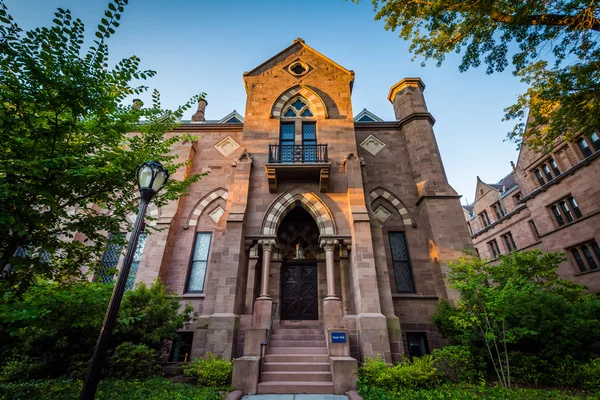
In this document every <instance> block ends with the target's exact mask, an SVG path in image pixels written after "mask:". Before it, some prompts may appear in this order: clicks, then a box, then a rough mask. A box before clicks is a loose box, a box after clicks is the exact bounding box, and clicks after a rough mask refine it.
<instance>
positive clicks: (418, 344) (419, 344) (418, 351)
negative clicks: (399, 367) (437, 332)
mask: <svg viewBox="0 0 600 400" xmlns="http://www.w3.org/2000/svg"><path fill="white" fill-rule="evenodd" d="M406 342H407V343H408V355H409V356H410V357H411V359H412V358H413V357H423V356H425V355H427V354H429V344H428V343H427V334H426V333H425V332H406Z"/></svg>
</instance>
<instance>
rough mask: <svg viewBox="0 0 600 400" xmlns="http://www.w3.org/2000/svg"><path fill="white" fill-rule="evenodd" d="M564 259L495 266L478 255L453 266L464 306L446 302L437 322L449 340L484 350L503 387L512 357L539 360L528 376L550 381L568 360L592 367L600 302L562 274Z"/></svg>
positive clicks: (520, 258) (507, 258)
mask: <svg viewBox="0 0 600 400" xmlns="http://www.w3.org/2000/svg"><path fill="white" fill-rule="evenodd" d="M564 260H565V258H564V257H563V256H561V255H559V254H556V253H546V254H542V253H541V252H540V251H539V250H535V251H524V252H518V253H511V254H509V255H504V256H501V257H500V263H499V264H496V265H494V264H490V263H488V262H487V261H485V260H481V259H480V258H473V257H469V258H462V259H460V260H458V261H456V262H454V263H451V264H450V266H449V268H450V272H449V275H448V281H449V283H450V286H451V287H452V288H453V289H455V290H457V291H458V293H459V294H460V300H459V301H458V302H457V304H456V305H451V304H449V303H442V304H441V305H440V307H439V309H438V311H437V313H436V315H435V316H434V318H433V321H434V323H435V324H436V325H437V327H438V329H439V330H440V333H442V334H443V335H444V336H446V337H450V338H453V339H454V340H456V341H458V342H460V343H461V344H464V345H467V346H469V347H471V348H473V347H480V348H483V349H484V352H485V353H487V355H488V359H489V360H490V363H491V365H492V367H493V369H494V371H495V374H496V376H497V378H498V380H499V381H500V382H501V384H502V385H503V386H505V387H510V386H511V376H512V371H513V367H514V366H513V361H514V360H513V358H514V357H513V356H514V355H518V356H519V357H518V359H519V361H521V362H522V361H523V360H527V359H532V357H535V359H536V360H537V361H538V363H537V364H539V365H535V364H534V365H533V368H534V369H536V370H537V371H531V372H532V373H533V372H538V371H539V372H540V373H544V374H546V375H550V376H554V375H556V374H552V373H551V372H552V371H553V368H556V366H558V365H560V364H561V363H562V362H563V361H564V360H565V359H569V360H574V361H581V362H584V361H587V359H588V358H589V357H591V355H592V354H593V351H594V350H593V349H594V346H595V345H596V344H597V338H598V337H599V335H600V320H599V318H600V301H599V300H598V299H596V298H594V296H592V295H586V294H585V287H584V286H581V285H576V284H574V283H573V282H571V281H569V280H565V279H562V278H560V277H559V276H558V274H557V273H556V270H557V268H558V265H559V264H560V263H561V262H563V261H564ZM511 354H512V355H511ZM511 360H512V361H511ZM518 367H522V365H518ZM521 370H522V369H521ZM553 379H555V378H553Z"/></svg>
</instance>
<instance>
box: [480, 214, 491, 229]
mask: <svg viewBox="0 0 600 400" xmlns="http://www.w3.org/2000/svg"><path fill="white" fill-rule="evenodd" d="M479 218H480V219H481V223H482V224H483V227H484V228H485V227H486V226H488V225H489V224H490V219H489V218H488V215H487V211H483V212H482V213H481V214H479Z"/></svg>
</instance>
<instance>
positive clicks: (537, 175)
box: [535, 169, 546, 185]
mask: <svg viewBox="0 0 600 400" xmlns="http://www.w3.org/2000/svg"><path fill="white" fill-rule="evenodd" d="M535 176H536V177H537V180H538V182H539V183H540V185H543V184H544V183H546V182H545V181H544V177H543V176H542V173H541V172H540V170H539V169H536V170H535Z"/></svg>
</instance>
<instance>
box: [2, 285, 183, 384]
mask: <svg viewBox="0 0 600 400" xmlns="http://www.w3.org/2000/svg"><path fill="white" fill-rule="evenodd" d="M111 292H112V285H111V284H100V283H90V282H85V283H57V282H42V281H40V282H38V283H36V284H35V285H33V286H31V287H30V288H29V290H27V291H26V292H25V293H23V294H22V296H15V295H14V294H13V296H12V297H11V296H10V295H8V294H6V295H5V296H4V297H3V298H0V342H1V343H2V344H3V345H2V346H0V377H2V378H4V379H5V380H13V379H15V378H17V377H18V378H19V379H22V380H26V379H31V378H55V377H59V376H65V375H70V376H72V377H77V378H81V377H82V374H83V373H84V372H85V370H86V368H87V363H88V361H89V360H90V358H91V355H92V351H93V349H94V345H95V344H96V340H97V338H98V333H99V331H100V327H101V326H102V322H103V320H104V314H105V312H106V308H107V306H108V301H109V299H110V295H111ZM191 319H192V309H191V307H190V306H189V305H187V306H185V307H183V308H181V304H180V302H179V300H178V299H177V298H176V297H172V296H167V295H166V292H165V287H164V286H163V285H162V284H160V283H158V282H156V283H154V284H153V285H152V286H151V287H150V288H147V287H146V286H145V285H143V284H141V285H138V287H137V288H136V289H135V290H130V291H127V292H126V293H125V296H124V298H123V303H122V305H121V309H120V311H119V317H118V320H117V326H116V328H115V332H114V335H113V341H112V343H111V349H114V348H115V347H116V346H118V345H119V344H120V343H123V342H131V343H136V344H140V345H144V346H147V348H148V349H150V350H151V351H152V352H154V354H156V353H157V352H158V351H159V350H160V349H161V346H162V344H163V342H165V341H167V340H171V339H173V338H174V337H175V335H176V330H177V329H180V328H183V327H184V325H185V324H186V323H187V322H189V321H190V320H191ZM19 371H20V372H19Z"/></svg>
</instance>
